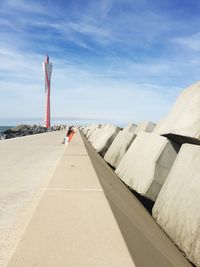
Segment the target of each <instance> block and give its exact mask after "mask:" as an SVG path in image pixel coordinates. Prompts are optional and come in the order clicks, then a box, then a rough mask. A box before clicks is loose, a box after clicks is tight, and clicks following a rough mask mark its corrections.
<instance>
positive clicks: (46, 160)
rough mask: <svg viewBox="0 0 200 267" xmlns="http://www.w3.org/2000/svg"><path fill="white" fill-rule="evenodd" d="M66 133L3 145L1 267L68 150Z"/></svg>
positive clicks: (0, 162) (0, 159)
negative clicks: (66, 147) (64, 142)
mask: <svg viewBox="0 0 200 267" xmlns="http://www.w3.org/2000/svg"><path fill="white" fill-rule="evenodd" d="M63 137H64V131H59V132H50V133H44V134H37V135H32V136H25V137H18V138H13V139H8V140H1V141H0V266H2V267H4V266H6V263H7V261H8V259H9V257H10V255H11V254H12V253H13V250H14V249H15V246H16V244H17V242H18V240H19V238H21V235H22V234H23V232H24V228H25V227H26V225H27V223H28V220H29V218H30V217H31V216H32V213H33V210H34V208H35V207H36V205H37V204H38V201H39V198H40V197H41V194H42V193H43V188H44V187H46V185H47V184H48V181H49V179H50V177H51V176H52V174H53V172H54V170H55V168H56V166H57V164H58V162H59V160H60V158H61V156H62V154H63V152H64V149H65V146H64V145H62V144H61V142H62V140H63Z"/></svg>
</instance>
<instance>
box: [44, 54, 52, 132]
mask: <svg viewBox="0 0 200 267" xmlns="http://www.w3.org/2000/svg"><path fill="white" fill-rule="evenodd" d="M52 68H53V66H52V64H51V63H49V56H48V55H47V56H46V58H45V61H44V62H43V70H44V75H45V126H46V128H49V127H50V126H51V115H50V88H51V73H52Z"/></svg>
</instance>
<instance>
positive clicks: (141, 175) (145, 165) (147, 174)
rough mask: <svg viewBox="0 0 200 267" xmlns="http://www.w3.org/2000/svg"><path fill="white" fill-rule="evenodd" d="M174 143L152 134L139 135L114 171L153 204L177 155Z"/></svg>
mask: <svg viewBox="0 0 200 267" xmlns="http://www.w3.org/2000/svg"><path fill="white" fill-rule="evenodd" d="M176 149H178V148H176V147H175V144H172V143H171V142H170V141H169V140H167V138H166V137H163V136H159V135H156V134H153V133H139V134H138V135H137V137H136V138H135V140H134V142H133V143H132V144H131V146H130V147H129V149H128V151H127V153H126V154H125V156H124V157H123V159H122V160H121V162H120V163H119V165H118V167H117V168H116V171H115V172H116V174H117V175H118V177H119V178H120V179H121V180H122V181H124V182H125V183H126V184H127V185H128V186H130V187H131V188H132V189H133V190H135V191H136V192H138V193H139V194H141V195H143V196H144V197H146V198H149V199H151V200H152V201H155V200H156V198H157V196H158V193H159V191H160V189H161V187H162V185H163V183H164V182H165V179H166V177H167V175H168V173H169V171H170V169H171V167H172V165H173V163H174V160H175V158H176V156H177V152H176Z"/></svg>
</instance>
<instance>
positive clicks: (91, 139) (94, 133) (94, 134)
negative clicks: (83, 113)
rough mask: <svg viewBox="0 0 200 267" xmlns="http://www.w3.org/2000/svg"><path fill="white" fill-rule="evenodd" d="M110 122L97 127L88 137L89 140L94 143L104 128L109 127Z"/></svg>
mask: <svg viewBox="0 0 200 267" xmlns="http://www.w3.org/2000/svg"><path fill="white" fill-rule="evenodd" d="M110 126H113V125H110V124H103V125H102V126H101V128H100V129H99V128H97V129H96V130H95V131H94V132H93V133H92V134H91V135H90V136H89V138H88V141H89V142H90V143H91V144H92V143H93V142H94V141H95V140H96V139H97V138H99V137H101V134H102V132H103V130H106V129H109V127H110Z"/></svg>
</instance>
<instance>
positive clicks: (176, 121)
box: [154, 82, 200, 144]
mask: <svg viewBox="0 0 200 267" xmlns="http://www.w3.org/2000/svg"><path fill="white" fill-rule="evenodd" d="M154 132H155V133H157V134H161V135H168V136H170V138H172V139H173V140H175V141H176V142H177V143H181V144H182V143H185V142H187V143H188V142H191V143H198V144H199V143H200V82H197V83H195V84H192V85H191V86H189V87H188V88H186V89H185V90H184V91H183V92H182V93H181V94H180V95H179V97H178V98H177V100H176V102H175V104H174V106H173V107H172V109H171V111H170V113H169V114H168V115H167V116H166V117H165V119H163V120H161V122H159V123H158V125H157V127H156V128H155V130H154Z"/></svg>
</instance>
